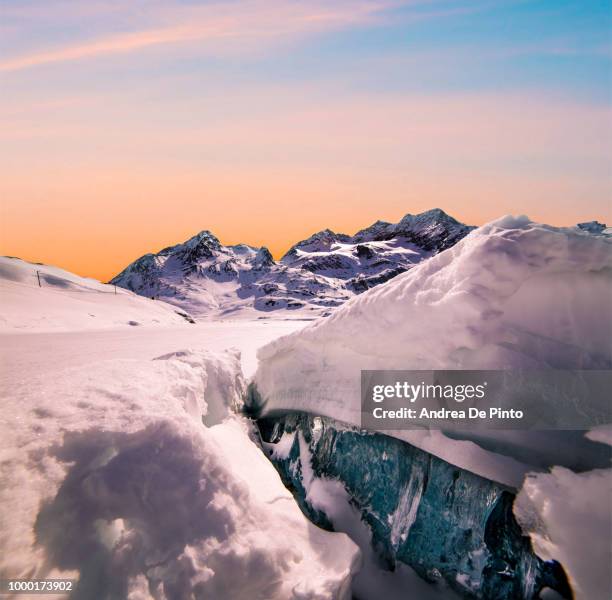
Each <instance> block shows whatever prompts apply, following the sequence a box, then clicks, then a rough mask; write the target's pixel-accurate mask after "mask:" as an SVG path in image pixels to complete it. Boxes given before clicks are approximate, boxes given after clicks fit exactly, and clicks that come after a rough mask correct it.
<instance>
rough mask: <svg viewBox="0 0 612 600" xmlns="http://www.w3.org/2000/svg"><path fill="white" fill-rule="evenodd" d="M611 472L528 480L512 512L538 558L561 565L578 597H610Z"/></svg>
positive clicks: (563, 472) (562, 472) (560, 473)
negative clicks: (528, 537)
mask: <svg viewBox="0 0 612 600" xmlns="http://www.w3.org/2000/svg"><path fill="white" fill-rule="evenodd" d="M611 498H612V469H597V470H594V471H588V472H586V473H573V472H572V471H570V470H569V469H564V468H562V467H555V468H554V469H552V471H551V472H550V473H538V474H533V475H530V476H529V477H528V478H527V479H526V481H525V484H524V486H523V489H522V490H521V493H520V494H519V496H518V497H517V500H516V502H515V505H514V513H515V515H516V517H517V520H518V521H519V523H520V525H521V528H522V529H523V531H524V532H526V533H529V535H530V537H531V540H532V542H533V545H534V549H535V551H536V553H537V554H538V555H539V556H540V557H541V558H544V559H555V560H558V561H559V562H561V564H562V565H563V567H564V568H565V570H566V571H567V573H568V576H569V578H570V581H571V584H572V587H573V588H574V591H575V594H576V598H584V599H587V598H588V599H589V600H608V599H609V598H612V580H611V578H610V564H612V546H611V545H610V536H611V535H612V513H611V512H610V499H611Z"/></svg>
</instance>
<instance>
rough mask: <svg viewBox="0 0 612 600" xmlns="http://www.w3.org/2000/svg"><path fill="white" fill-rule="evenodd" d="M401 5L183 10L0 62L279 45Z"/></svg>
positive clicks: (0, 65)
mask: <svg viewBox="0 0 612 600" xmlns="http://www.w3.org/2000/svg"><path fill="white" fill-rule="evenodd" d="M397 4H398V2H385V1H370V2H367V1H362V0H361V1H360V0H342V1H339V2H336V3H334V4H330V3H326V2H323V1H322V0H317V1H316V2H308V3H305V2H300V3H297V2H291V1H289V0H272V1H267V2H264V1H263V0H246V1H245V0H242V1H240V2H233V3H229V4H213V5H206V6H200V7H196V8H192V9H190V10H183V11H180V15H179V16H180V17H181V18H182V20H181V19H179V20H177V19H176V11H173V12H168V11H167V10H161V11H159V14H158V17H159V18H160V20H161V21H163V23H162V24H160V26H158V27H150V28H148V29H144V30H140V31H133V32H129V33H121V34H112V35H105V36H102V37H100V38H98V39H94V40H87V41H83V42H79V43H74V44H69V45H66V46H62V47H58V48H47V49H44V50H40V51H36V52H31V53H26V54H22V55H19V56H14V57H12V58H7V59H5V60H3V61H0V72H9V71H19V70H22V69H27V68H30V67H36V66H40V65H47V64H51V63H61V62H67V61H75V60H81V59H87V58H94V57H98V56H105V55H112V54H120V53H129V52H134V51H138V50H143V49H146V48H149V47H153V46H160V45H169V44H181V43H187V42H193V41H215V40H219V39H221V38H230V39H236V38H249V39H253V38H254V39H258V40H262V39H264V40H265V39H268V40H274V39H278V38H286V37H296V36H298V37H299V36H300V35H311V34H316V33H318V32H321V31H325V30H330V29H337V28H342V27H346V26H350V25H355V24H360V23H365V22H368V21H370V20H373V19H376V18H377V17H378V16H379V15H380V13H381V12H383V11H384V10H386V9H388V8H389V7H391V6H394V5H397ZM173 15H174V16H173ZM168 22H171V24H167V23H168Z"/></svg>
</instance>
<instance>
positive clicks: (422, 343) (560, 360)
mask: <svg viewBox="0 0 612 600" xmlns="http://www.w3.org/2000/svg"><path fill="white" fill-rule="evenodd" d="M610 306H612V239H611V238H610V237H608V236H605V235H593V234H591V233H588V232H585V231H582V230H580V229H578V228H571V229H569V228H568V229H562V228H555V227H550V226H546V225H540V224H536V223H533V222H531V221H529V219H527V218H526V217H518V218H513V217H504V218H502V219H499V220H497V221H494V222H492V223H490V224H488V225H485V226H483V227H481V228H479V229H477V230H475V231H473V232H471V233H470V234H469V235H468V236H467V237H465V238H464V239H463V240H462V241H460V242H459V243H458V244H456V245H455V246H453V247H452V248H450V249H448V250H446V251H444V252H442V253H440V254H438V255H437V256H434V257H432V258H430V259H429V260H427V261H425V262H424V263H422V264H420V265H418V266H416V267H414V268H413V269H411V270H410V271H409V272H408V273H406V274H404V275H400V276H398V277H397V278H395V279H394V280H392V281H390V282H388V283H387V284H385V285H383V286H381V287H379V288H377V289H374V290H371V291H369V292H366V293H365V294H363V295H362V296H360V297H358V298H355V299H353V300H351V301H350V302H348V303H347V304H346V305H345V306H343V307H342V308H340V309H338V311H337V312H336V313H334V314H333V315H332V316H331V317H330V318H329V319H327V320H325V321H319V322H317V323H315V324H313V325H312V326H309V327H306V328H305V329H303V330H301V331H299V332H297V333H295V334H292V335H289V336H286V337H283V338H279V339H278V340H275V341H274V342H272V343H270V344H268V345H267V346H264V347H263V348H261V349H260V350H259V353H258V356H259V359H260V366H259V368H258V371H257V373H256V376H255V382H256V385H257V388H258V391H259V393H260V394H261V396H262V398H263V400H264V401H265V402H266V410H267V411H274V410H281V411H283V410H300V411H307V412H311V413H314V414H319V415H323V416H328V417H332V418H334V419H337V420H339V421H344V422H347V423H351V424H355V425H358V424H359V422H360V414H359V409H360V400H359V384H360V377H359V372H360V370H361V369H462V368H465V369H470V368H472V369H511V368H519V367H521V368H530V367H534V368H535V367H539V368H555V369H564V368H585V369H589V368H604V369H605V368H610V367H611V366H612V348H611V346H612V343H611V340H612V315H611V311H610ZM387 433H389V432H387ZM553 433H554V432H553ZM392 435H395V436H396V437H399V438H401V439H404V440H406V441H409V442H410V443H412V444H414V445H416V446H418V447H420V448H422V449H423V450H426V451H428V452H431V453H433V454H435V455H437V456H439V457H440V458H443V459H445V460H447V461H449V462H451V463H453V464H456V465H457V466H460V467H462V468H466V469H468V470H470V471H472V472H475V473H477V474H479V475H482V476H484V477H487V478H489V479H494V480H496V481H500V482H501V483H506V484H508V485H511V486H515V487H519V486H520V484H521V482H522V480H523V477H524V475H525V473H526V472H527V471H529V470H530V468H531V467H532V466H533V464H532V465H530V464H525V458H524V456H521V459H520V460H518V459H517V458H516V457H513V456H512V452H509V451H506V452H505V455H501V454H497V453H495V452H488V451H485V450H484V449H483V448H481V447H479V446H477V445H476V444H474V443H473V442H470V441H458V440H450V439H449V438H447V437H445V436H444V435H443V434H442V433H440V432H437V431H431V432H428V431H423V432H420V431H401V432H392ZM495 436H498V437H499V438H504V441H505V442H507V443H506V444H505V445H506V447H507V448H510V447H511V446H512V444H514V445H515V446H517V447H518V446H521V445H522V444H523V443H524V442H525V443H529V445H530V446H531V447H532V448H533V453H532V454H533V458H534V461H535V462H534V464H537V465H538V466H539V467H541V466H542V461H541V460H540V458H541V457H539V456H537V454H538V453H544V454H546V453H547V452H549V453H550V451H552V453H553V454H554V453H556V452H558V440H556V439H555V436H554V435H552V434H551V436H550V437H551V443H547V442H546V440H544V441H542V442H540V441H534V440H533V439H532V440H530V441H529V440H527V441H526V440H525V436H520V435H519V436H518V437H517V436H516V435H514V436H513V435H512V432H496V433H495ZM491 443H492V441H491V440H488V444H489V445H490V444H491ZM551 446H554V447H553V448H551Z"/></svg>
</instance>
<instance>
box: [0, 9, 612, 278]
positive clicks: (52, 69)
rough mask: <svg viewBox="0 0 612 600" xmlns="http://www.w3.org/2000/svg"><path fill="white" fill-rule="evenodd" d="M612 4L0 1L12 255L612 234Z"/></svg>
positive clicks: (6, 214)
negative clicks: (531, 232) (312, 240)
mask: <svg viewBox="0 0 612 600" xmlns="http://www.w3.org/2000/svg"><path fill="white" fill-rule="evenodd" d="M611 31H612V0H610V1H604V2H597V1H589V0H576V1H564V0H537V1H528V0H516V1H513V0H507V1H504V0H500V1H497V2H494V1H487V0H473V1H472V0H455V1H452V2H451V1H446V0H445V1H438V0H429V1H428V0H414V1H410V0H406V1H402V0H334V1H333V2H331V1H327V2H324V1H322V0H302V1H297V0H228V1H225V2H217V1H212V2H207V1H198V0H146V1H145V0H131V1H129V2H126V1H118V0H88V1H87V2H75V1H74V0H0V254H7V255H11V256H19V257H21V258H24V259H27V260H33V261H40V262H45V263H49V264H54V265H57V266H60V267H63V268H65V269H68V270H70V271H73V272H75V273H78V274H80V275H86V276H91V277H96V278H98V279H101V280H108V279H110V278H111V277H112V276H113V275H115V274H116V273H117V272H119V271H120V270H122V269H123V268H124V267H125V266H126V265H127V264H128V263H130V262H131V261H133V260H134V259H136V258H137V257H139V256H141V255H142V254H144V253H146V252H151V251H156V250H159V249H161V248H163V247H165V246H168V245H171V244H174V243H177V242H180V241H183V240H186V239H187V238H189V237H191V236H192V235H194V234H195V233H197V232H198V231H200V230H202V229H209V230H211V231H213V232H214V233H215V234H216V235H217V236H218V237H219V238H220V239H221V241H222V242H224V243H227V244H233V243H241V242H244V243H248V244H252V245H255V246H260V245H266V246H268V247H269V248H270V249H271V251H272V252H273V254H274V255H275V256H276V257H280V256H281V255H282V254H283V253H284V252H285V251H286V250H287V249H288V248H289V247H290V246H291V245H292V244H293V243H295V242H296V241H298V240H300V239H303V238H305V237H307V236H309V235H310V234H312V233H314V232H315V231H318V230H321V229H324V228H327V227H329V228H331V229H334V230H336V231H341V232H344V233H354V232H355V231H357V230H358V229H360V228H362V227H364V226H367V225H369V224H370V223H372V222H373V221H375V220H377V219H383V220H387V221H397V220H399V219H400V218H401V217H402V216H403V215H405V214H406V213H417V212H420V211H422V210H427V209H429V208H434V207H440V208H442V209H444V210H445V211H446V212H448V213H449V214H451V215H453V216H454V217H456V218H457V219H459V220H461V221H463V222H465V223H469V224H475V225H479V224H482V223H485V222H487V221H490V220H492V219H494V218H497V217H499V216H502V215H504V214H527V215H529V216H530V217H531V218H532V219H534V220H537V221H542V222H546V223H550V224H553V225H573V224H575V223H577V222H579V221H584V220H593V219H598V220H600V221H604V222H605V221H607V222H608V223H612V171H611V163H610V161H611V156H612V114H611V99H612V97H611V96H612V68H611V60H612V40H611V33H610V32H611Z"/></svg>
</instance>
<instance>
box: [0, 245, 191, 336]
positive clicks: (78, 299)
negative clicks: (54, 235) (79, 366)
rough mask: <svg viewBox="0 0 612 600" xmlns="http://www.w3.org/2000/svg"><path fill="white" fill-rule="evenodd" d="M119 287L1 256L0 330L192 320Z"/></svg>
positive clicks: (179, 322) (150, 323) (88, 326)
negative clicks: (115, 287)
mask: <svg viewBox="0 0 612 600" xmlns="http://www.w3.org/2000/svg"><path fill="white" fill-rule="evenodd" d="M39 282H40V285H39ZM116 292H117V293H115V289H114V287H113V286H112V285H106V284H103V283H100V282H99V281H96V280H95V279H88V278H85V277H79V276H78V275H74V274H73V273H69V272H68V271H64V270H63V269H58V268H57V267H52V266H49V265H39V264H34V263H29V262H26V261H24V260H21V259H19V258H9V257H6V256H3V257H0V297H1V298H2V306H1V312H0V331H2V330H4V331H28V332H31V331H76V330H79V331H82V330H84V329H87V330H90V329H107V328H113V327H138V326H141V325H146V326H148V325H157V326H159V325H185V326H186V325H188V323H187V321H186V320H185V318H184V317H181V316H180V315H179V314H177V312H176V309H175V308H174V307H172V306H170V305H169V304H166V303H164V302H160V301H157V300H156V301H153V300H151V299H149V298H143V297H142V296H138V295H136V294H134V293H132V292H129V291H128V290H124V289H122V288H117V290H116Z"/></svg>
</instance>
